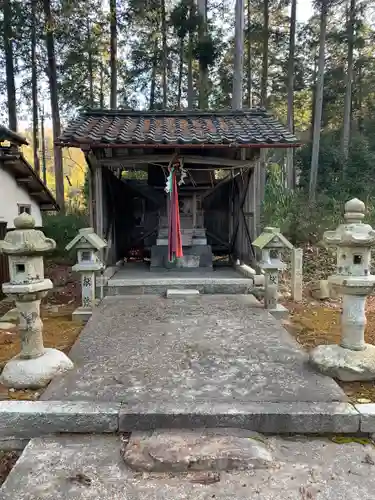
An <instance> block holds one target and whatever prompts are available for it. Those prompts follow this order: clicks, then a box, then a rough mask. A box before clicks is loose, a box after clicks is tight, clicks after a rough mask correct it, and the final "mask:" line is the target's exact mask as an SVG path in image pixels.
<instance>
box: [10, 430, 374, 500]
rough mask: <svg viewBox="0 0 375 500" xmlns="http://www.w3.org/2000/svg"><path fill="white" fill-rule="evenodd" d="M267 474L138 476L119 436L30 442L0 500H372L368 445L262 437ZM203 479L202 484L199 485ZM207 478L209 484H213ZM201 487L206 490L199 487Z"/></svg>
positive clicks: (370, 447)
mask: <svg viewBox="0 0 375 500" xmlns="http://www.w3.org/2000/svg"><path fill="white" fill-rule="evenodd" d="M265 442H266V445H267V447H268V449H269V450H270V453H271V454H272V457H273V458H274V464H273V466H271V467H270V468H266V469H253V470H248V471H238V472H221V473H220V474H216V475H214V476H210V475H208V476H207V475H205V474H200V473H187V474H178V473H177V474H172V473H158V474H155V473H140V472H133V471H132V470H131V469H129V468H128V467H127V466H126V465H125V463H124V461H123V459H122V458H121V455H120V445H121V438H120V437H119V436H77V435H75V436H70V435H67V436H59V437H51V438H37V439H33V440H32V441H30V443H29V445H28V446H27V447H26V449H25V451H24V453H23V454H22V456H21V458H20V459H19V461H18V462H17V464H16V466H15V468H14V469H13V471H12V472H11V474H10V475H9V477H8V479H7V480H6V482H5V483H4V485H3V487H2V488H1V491H0V499H1V500H15V499H17V500H57V499H58V500H99V499H100V500H191V499H195V500H208V499H212V498H214V499H215V500H249V499H251V500H256V499H259V500H281V499H282V500H372V499H373V498H374V491H375V474H374V473H373V470H374V463H375V452H374V450H375V449H374V447H373V445H371V444H368V445H365V446H363V445H362V444H357V443H348V444H341V445H340V444H336V443H333V442H331V441H330V440H328V439H323V438H316V439H314V438H303V437H301V438H297V437H294V438H289V439H286V438H280V437H268V438H265ZM199 478H200V480H199ZM211 478H212V480H211ZM202 483H203V484H202Z"/></svg>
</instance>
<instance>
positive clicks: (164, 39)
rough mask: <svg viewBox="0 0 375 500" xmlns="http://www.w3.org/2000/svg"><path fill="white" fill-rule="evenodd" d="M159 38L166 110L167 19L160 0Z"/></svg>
mask: <svg viewBox="0 0 375 500" xmlns="http://www.w3.org/2000/svg"><path fill="white" fill-rule="evenodd" d="M161 36H162V50H163V52H162V81H163V108H164V109H167V102H168V96H167V93H168V82H167V60H168V51H167V19H166V13H165V0H161Z"/></svg>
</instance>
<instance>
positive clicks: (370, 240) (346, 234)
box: [323, 198, 375, 247]
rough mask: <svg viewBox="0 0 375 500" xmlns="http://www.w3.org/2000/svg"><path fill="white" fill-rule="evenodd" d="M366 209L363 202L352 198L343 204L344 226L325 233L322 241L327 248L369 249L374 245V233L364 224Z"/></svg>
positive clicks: (341, 225)
mask: <svg viewBox="0 0 375 500" xmlns="http://www.w3.org/2000/svg"><path fill="white" fill-rule="evenodd" d="M365 211H366V207H365V204H364V203H363V201H361V200H358V199H357V198H354V199H352V200H350V201H348V202H347V203H345V213H344V219H345V222H344V224H340V226H339V227H338V228H337V229H335V230H334V231H326V232H325V233H324V235H323V241H324V242H325V243H326V244H327V245H328V246H345V247H371V246H373V245H374V243H375V231H374V230H373V228H372V227H371V226H370V224H364V223H363V222H362V220H363V219H364V217H365Z"/></svg>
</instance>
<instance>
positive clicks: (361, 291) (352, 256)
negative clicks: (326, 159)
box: [310, 199, 375, 381]
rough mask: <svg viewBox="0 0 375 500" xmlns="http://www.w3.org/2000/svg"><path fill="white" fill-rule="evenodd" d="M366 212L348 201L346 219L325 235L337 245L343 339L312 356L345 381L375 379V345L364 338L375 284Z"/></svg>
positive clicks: (334, 282)
mask: <svg viewBox="0 0 375 500" xmlns="http://www.w3.org/2000/svg"><path fill="white" fill-rule="evenodd" d="M364 213H365V204H364V203H363V202H362V201H360V200H358V199H353V200H350V201H348V202H347V203H346V204H345V215H344V219H345V223H344V224H341V225H340V226H339V227H338V228H337V229H336V230H335V231H326V232H325V233H324V236H323V240H324V242H325V243H326V244H327V245H328V246H333V247H337V264H336V273H335V274H334V275H332V276H330V277H329V278H328V282H329V283H330V285H331V287H332V289H333V291H334V292H336V293H337V294H338V295H341V296H342V313H341V343H340V345H321V346H318V347H316V348H315V349H314V350H313V351H312V352H311V355H310V360H311V362H312V364H313V365H314V366H315V367H317V368H318V369H319V370H320V371H321V372H323V373H325V374H327V375H330V376H332V377H335V378H338V379H339V380H343V381H361V380H375V346H373V345H370V344H366V343H365V338H364V333H365V326H366V312H365V307H366V297H367V296H368V295H370V294H371V293H372V292H373V290H374V288H375V276H372V275H371V274H370V265H371V247H372V246H374V245H375V231H374V230H373V229H372V227H371V226H370V225H369V224H364V223H363V222H362V220H363V218H364V216H365V215H364Z"/></svg>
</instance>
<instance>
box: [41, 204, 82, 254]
mask: <svg viewBox="0 0 375 500" xmlns="http://www.w3.org/2000/svg"><path fill="white" fill-rule="evenodd" d="M88 224H89V223H88V218H87V216H86V214H83V213H78V212H77V213H71V214H67V215H61V214H56V215H45V216H44V218H43V231H44V233H45V235H46V236H47V237H48V238H52V239H54V240H55V241H56V250H55V252H54V253H53V257H54V258H58V259H62V260H66V259H69V257H68V256H67V255H66V250H65V247H66V245H67V244H68V243H69V242H70V241H71V240H72V239H73V238H74V237H75V236H76V235H77V233H78V231H79V229H81V228H83V227H87V226H88Z"/></svg>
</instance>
